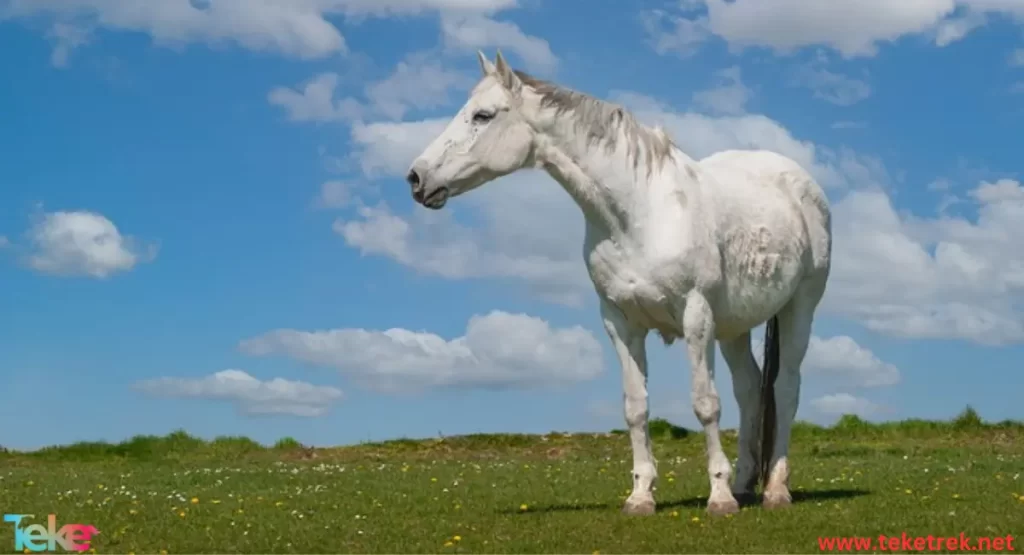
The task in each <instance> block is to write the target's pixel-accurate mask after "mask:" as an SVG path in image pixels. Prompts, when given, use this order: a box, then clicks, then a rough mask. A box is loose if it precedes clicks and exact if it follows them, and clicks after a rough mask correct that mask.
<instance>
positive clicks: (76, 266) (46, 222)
mask: <svg viewBox="0 0 1024 555" xmlns="http://www.w3.org/2000/svg"><path fill="white" fill-rule="evenodd" d="M29 240H30V241H31V247H32V252H31V254H30V255H29V258H28V264H29V266H31V267H32V268H34V269H35V270H38V271H40V272H44V273H48V274H57V275H68V276H72V275H81V276H90V277H94V278H106V277H108V276H110V275H112V274H115V273H117V272H122V271H127V270H131V269H132V268H133V267H135V265H136V264H138V263H140V262H147V261H149V260H152V258H153V257H154V256H156V246H155V245H139V244H137V241H136V240H135V239H134V238H133V237H130V236H124V235H121V233H120V232H119V231H118V230H117V227H116V226H115V225H114V223H113V222H111V221H110V220H108V219H107V218H106V217H104V216H103V215H101V214H97V213H95V212H88V211H77V212H51V213H47V214H44V215H43V216H42V217H41V218H39V219H38V220H37V221H36V222H35V224H34V225H33V226H32V228H31V229H30V230H29Z"/></svg>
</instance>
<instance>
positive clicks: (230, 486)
mask: <svg viewBox="0 0 1024 555" xmlns="http://www.w3.org/2000/svg"><path fill="white" fill-rule="evenodd" d="M651 429H652V433H653V434H654V436H655V446H654V448H655V455H656V457H657V459H658V464H659V474H660V480H659V482H658V486H657V491H656V498H657V500H658V503H659V511H658V513H657V514H655V515H654V516H651V517H646V518H645V517H626V516H623V515H621V514H620V513H619V508H620V507H621V504H622V501H623V500H624V499H625V496H626V495H627V494H628V492H629V487H630V484H631V480H630V469H631V464H632V463H631V461H632V459H631V454H630V451H629V443H628V439H627V438H626V437H625V436H624V435H623V432H622V431H613V432H611V433H607V434H565V433H558V432H553V433H550V434H546V435H543V436H530V435H516V434H500V435H468V436H459V437H450V438H441V439H423V440H412V439H402V440H395V441H387V442H382V443H367V444H360V445H352V446H344V447H332V448H317V449H311V448H306V447H304V446H302V445H300V444H299V443H298V442H296V441H295V440H292V439H287V438H286V439H283V440H281V441H279V442H277V444H275V445H272V446H264V445H260V444H258V443H256V442H254V441H252V440H250V439H247V438H244V437H223V438H217V439H214V440H212V441H204V440H202V439H199V438H195V437H192V436H190V435H188V434H186V433H185V432H180V431H179V432H175V433H172V434H170V435H167V436H163V437H157V436H139V437H135V438H132V439H130V440H128V441H125V442H122V443H116V444H111V443H78V444H73V445H67V446H58V447H49V448H45V449H40V450H37V451H32V452H26V453H18V452H10V451H8V452H4V453H0V501H2V502H3V506H4V510H5V512H6V513H21V514H33V515H36V516H35V518H34V519H32V520H31V521H29V523H37V522H40V523H43V524H44V525H45V515H47V514H50V513H55V514H56V515H57V522H58V527H59V526H60V525H62V524H66V523H81V524H93V525H94V526H96V527H97V528H98V529H99V530H100V535H99V536H97V538H96V539H95V541H94V542H93V546H94V547H95V549H96V552H98V553H104V552H115V553H128V552H135V553H144V552H145V553H157V552H161V551H162V550H163V551H167V552H169V553H252V552H259V553H268V552H274V553H279V552H281V553H337V552H388V553H395V552H430V553H437V552H444V553H446V552H532V553H536V552H558V553H592V552H594V551H599V552H607V553H622V552H637V553H652V552H654V553H666V552H674V553H678V552H693V551H697V552H730V553H735V552H753V553H776V552H779V553H781V552H788V553H792V552H800V553H804V552H821V551H823V550H836V549H835V548H834V547H833V549H823V546H822V545H821V544H819V542H828V541H830V540H828V539H827V538H838V537H849V536H861V537H865V538H870V539H871V541H872V542H874V543H872V544H870V549H868V550H867V551H883V550H881V549H879V548H878V544H877V542H878V536H879V534H884V535H886V536H896V537H900V536H901V535H902V534H904V533H905V534H907V535H909V537H910V539H911V542H912V541H913V537H914V536H928V535H929V534H930V535H933V536H944V537H946V536H957V537H959V536H960V535H961V533H963V534H964V535H965V536H968V541H969V542H973V543H971V544H970V545H971V546H973V547H977V546H978V545H981V547H982V549H981V551H985V549H984V547H985V545H986V544H984V543H982V544H978V543H977V542H979V541H982V542H984V541H989V540H988V539H979V538H982V537H985V538H990V537H1002V538H1004V539H1003V540H1002V541H1003V542H1005V541H1006V540H1005V537H1006V536H1007V535H1008V534H1009V535H1012V536H1014V538H1016V536H1017V535H1018V534H1020V533H1021V532H1024V476H1022V475H1021V474H1022V473H1024V423H1021V422H1000V423H986V422H983V421H982V420H981V419H980V418H979V417H978V415H977V413H975V412H974V411H973V410H970V409H968V410H966V411H965V412H964V413H963V414H961V415H960V416H959V417H957V418H956V419H954V420H951V421H948V422H932V421H919V420H911V421H903V422H892V423H884V424H872V423H868V422H865V421H863V420H860V419H858V418H856V417H852V416H847V417H844V418H843V419H841V420H840V421H839V422H838V423H837V424H835V425H834V426H832V427H827V428H826V427H821V426H816V425H813V424H807V423H800V424H799V425H798V426H797V427H796V429H795V431H794V434H793V447H792V457H791V460H792V464H793V471H794V475H793V478H792V485H793V486H794V497H795V503H794V505H793V506H792V507H791V508H789V509H787V510H784V511H775V512H767V511H764V510H762V509H761V508H760V506H756V505H755V506H751V507H745V508H744V510H743V511H741V513H740V514H738V515H736V516H735V517H729V518H724V519H712V518H709V517H708V516H707V515H706V514H705V513H704V504H705V496H706V495H707V493H708V491H707V489H708V480H707V475H706V470H705V468H706V461H705V457H704V438H703V437H702V434H701V433H699V432H694V431H690V430H685V429H682V428H679V427H676V426H673V425H672V424H671V423H669V422H666V421H664V420H657V421H654V422H652V424H651ZM724 441H725V444H726V449H727V453H729V454H730V456H731V457H734V456H735V452H736V450H735V435H734V433H726V434H725V438H724ZM922 541H927V540H922ZM933 541H934V540H933ZM0 546H2V549H4V550H10V549H12V548H13V546H14V534H13V527H12V526H11V525H10V524H7V523H4V526H3V527H2V528H0ZM1012 546H1013V547H1014V548H1015V549H1016V550H1017V551H1020V550H1024V545H1018V544H1017V542H1016V541H1014V543H1013V544H1012ZM847 550H852V549H847ZM862 550H863V549H862ZM956 550H957V549H953V551H956ZM885 551H887V550H885ZM897 551H898V550H897ZM940 551H945V552H948V551H949V550H948V549H940ZM991 551H996V550H995V549H992V550H991Z"/></svg>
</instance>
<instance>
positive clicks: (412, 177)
mask: <svg viewBox="0 0 1024 555" xmlns="http://www.w3.org/2000/svg"><path fill="white" fill-rule="evenodd" d="M405 180H406V181H408V182H409V185H412V186H413V187H416V186H417V185H419V184H420V174H418V173H416V170H409V175H407V176H405Z"/></svg>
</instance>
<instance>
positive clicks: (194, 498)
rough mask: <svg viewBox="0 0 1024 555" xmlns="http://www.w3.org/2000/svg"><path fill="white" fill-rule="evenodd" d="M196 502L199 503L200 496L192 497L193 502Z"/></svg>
mask: <svg viewBox="0 0 1024 555" xmlns="http://www.w3.org/2000/svg"><path fill="white" fill-rule="evenodd" d="M196 503H199V498H198V497H193V498H192V504H193V505H195V504H196Z"/></svg>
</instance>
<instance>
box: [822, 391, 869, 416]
mask: <svg viewBox="0 0 1024 555" xmlns="http://www.w3.org/2000/svg"><path fill="white" fill-rule="evenodd" d="M809 404H810V406H811V408H813V409H814V410H816V411H817V412H819V413H821V414H825V415H835V416H842V415H846V414H854V415H857V416H860V417H863V418H869V417H872V416H875V415H878V414H880V413H884V412H887V409H886V408H885V407H883V406H882V405H879V404H877V403H873V402H871V401H869V400H867V399H864V398H862V397H855V396H853V395H850V394H849V393H834V394H832V395H823V396H821V397H818V398H816V399H811V400H810V402H809Z"/></svg>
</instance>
